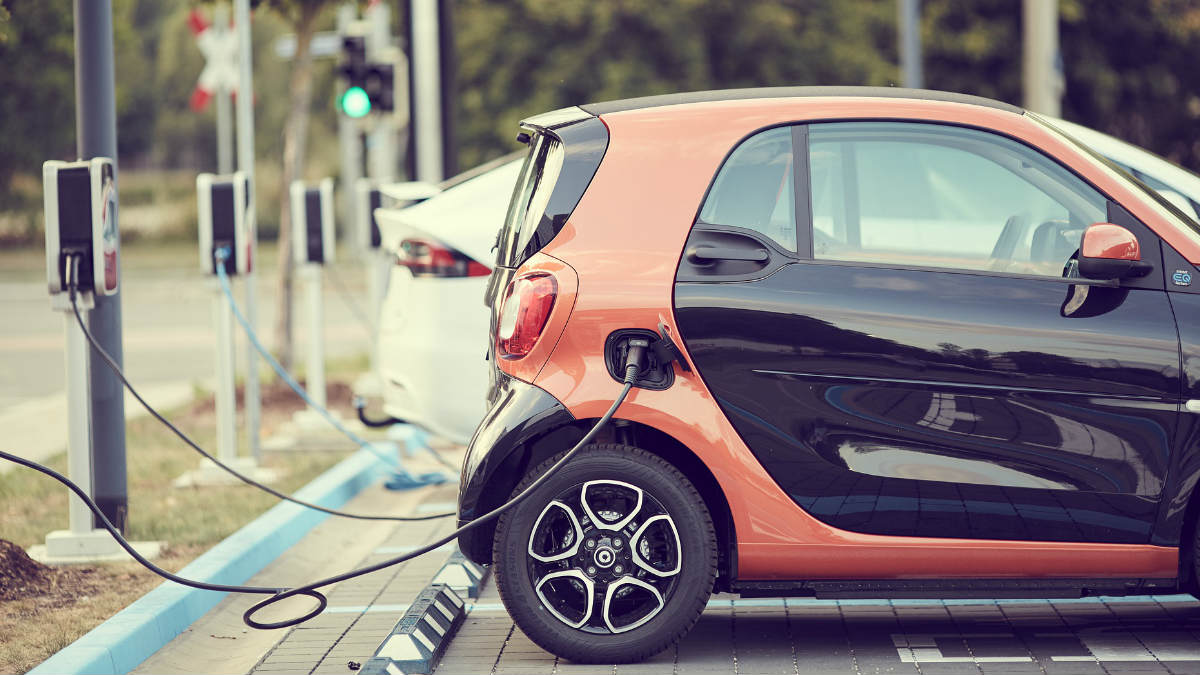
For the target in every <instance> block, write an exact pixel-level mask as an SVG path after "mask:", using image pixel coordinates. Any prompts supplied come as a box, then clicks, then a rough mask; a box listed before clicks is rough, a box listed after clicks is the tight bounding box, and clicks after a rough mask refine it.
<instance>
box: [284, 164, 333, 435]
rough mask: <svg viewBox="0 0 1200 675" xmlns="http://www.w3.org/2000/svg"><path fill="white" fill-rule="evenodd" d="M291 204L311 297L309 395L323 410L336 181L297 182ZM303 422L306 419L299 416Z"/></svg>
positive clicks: (296, 249) (295, 242)
mask: <svg viewBox="0 0 1200 675" xmlns="http://www.w3.org/2000/svg"><path fill="white" fill-rule="evenodd" d="M289 192H290V197H291V200H292V223H291V225H292V255H293V260H295V262H296V265H298V266H299V267H300V274H301V276H302V277H303V278H304V282H305V288H306V294H307V296H308V382H307V386H306V387H305V388H306V389H307V390H308V395H309V397H310V398H312V400H313V401H314V402H315V403H316V404H317V405H318V406H320V407H321V408H326V407H327V405H326V400H325V312H324V305H323V299H322V295H321V282H322V279H321V276H322V269H321V268H322V267H323V266H324V265H326V264H328V263H331V262H333V255H334V240H335V235H334V220H333V206H334V205H333V179H331V178H325V179H322V180H321V182H320V183H318V184H317V185H316V186H309V185H306V184H305V183H304V182H303V181H295V182H293V183H292V184H291V186H290V188H289ZM298 417H300V418H301V419H307V418H306V417H304V416H303V415H301V414H298Z"/></svg>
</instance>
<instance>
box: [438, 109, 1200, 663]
mask: <svg viewBox="0 0 1200 675" xmlns="http://www.w3.org/2000/svg"><path fill="white" fill-rule="evenodd" d="M522 126H523V131H522V134H521V136H520V138H521V140H523V141H525V142H527V143H528V144H529V155H528V158H527V160H526V163H525V167H524V169H523V170H522V173H521V177H520V179H519V181H518V184H517V187H516V191H515V193H514V196H513V200H512V203H511V206H510V209H509V213H508V217H507V220H506V224H505V227H504V230H503V231H502V232H501V236H500V239H499V241H498V259H497V261H496V265H497V266H496V267H495V273H494V275H493V278H492V281H491V285H490V287H489V291H488V303H489V304H490V305H491V307H492V311H493V320H492V348H491V353H490V357H491V358H492V360H493V363H494V366H495V368H494V380H493V384H492V390H491V394H490V405H491V408H490V411H489V413H488V414H487V416H486V418H485V419H484V421H483V422H482V423H481V425H480V426H479V428H478V429H477V430H476V432H475V436H474V439H473V440H472V442H471V446H470V450H469V453H468V456H467V459H466V462H465V465H464V468H463V476H462V483H461V493H460V498H459V518H460V521H462V522H466V521H469V520H472V519H474V518H476V517H478V516H479V515H481V514H483V513H486V512H488V511H490V510H491V509H493V508H495V507H496V506H498V505H500V504H502V503H503V502H504V501H506V500H507V499H508V498H509V497H510V496H511V495H512V494H514V493H515V492H517V491H519V490H521V489H522V488H523V487H524V486H526V485H529V484H530V483H531V482H532V481H533V480H534V479H536V478H537V477H539V476H540V475H541V474H542V473H543V472H544V471H545V470H546V468H547V467H548V466H549V465H550V463H552V462H553V461H554V460H555V459H556V458H557V457H558V456H560V455H561V453H562V451H563V450H564V449H566V448H568V447H570V446H571V445H572V444H573V443H575V442H577V441H578V440H579V439H580V438H582V436H583V435H584V433H585V432H586V431H588V430H589V429H590V428H591V427H592V426H593V425H594V423H595V422H596V420H597V418H599V417H600V416H601V415H602V414H603V413H604V411H605V410H606V409H608V407H609V405H610V403H611V402H612V401H613V399H614V398H615V397H616V396H617V394H618V392H619V391H620V389H621V387H622V384H621V373H620V372H619V370H620V367H621V364H622V363H623V361H624V355H625V352H626V350H628V348H629V344H630V341H631V340H634V339H637V338H643V339H646V340H648V341H651V342H652V343H653V349H652V351H651V357H650V359H649V362H648V363H647V364H646V366H645V368H644V369H643V371H642V372H641V373H640V375H639V380H638V386H637V387H636V388H635V389H633V391H632V393H631V394H630V395H629V397H628V399H627V400H626V402H625V403H624V404H623V405H622V406H621V407H620V408H619V410H618V413H617V414H616V416H615V417H614V419H613V421H612V423H611V424H609V425H608V426H607V427H605V429H604V431H603V433H602V436H601V437H600V438H598V439H597V441H596V443H595V444H594V445H592V446H589V447H587V448H585V450H584V451H583V452H581V453H580V454H579V455H578V457H576V458H575V459H573V460H572V461H571V462H569V463H568V464H567V465H566V466H565V467H563V468H562V470H561V471H558V472H556V473H554V474H553V475H551V476H550V477H549V480H547V481H546V482H545V483H544V484H543V485H541V486H540V487H539V488H537V489H536V490H535V491H534V492H533V493H532V494H531V496H530V497H529V498H528V499H526V500H524V501H523V502H521V503H520V504H519V505H517V506H516V507H515V508H513V509H511V510H510V511H508V512H506V513H505V514H504V515H503V516H502V517H501V518H499V520H498V521H496V522H494V523H489V524H487V525H483V526H480V527H477V528H475V529H472V530H470V531H468V532H466V533H464V534H463V535H462V536H461V537H460V545H461V547H462V549H463V551H464V552H465V553H466V554H467V555H468V556H469V557H471V558H472V559H474V560H476V561H478V562H481V563H491V564H493V565H494V569H495V574H496V579H497V582H498V585H499V588H500V592H501V595H502V597H503V600H504V602H505V605H506V606H507V608H508V610H509V612H510V613H511V614H512V616H513V618H514V620H515V621H516V622H517V624H518V625H519V626H520V627H521V629H522V630H523V631H524V632H525V633H526V634H527V635H528V636H529V637H530V638H531V639H533V640H534V641H535V642H537V643H538V644H540V645H542V646H543V647H545V648H546V649H548V650H549V651H552V652H554V653H556V654H559V655H561V656H563V657H565V658H568V659H571V660H576V661H603V662H610V663H611V662H624V661H633V660H639V659H643V658H645V657H647V656H649V655H652V654H654V653H655V652H657V651H659V650H661V649H663V648H665V647H667V646H668V645H670V644H672V642H673V641H675V640H677V639H679V637H680V636H682V635H683V634H684V633H685V632H686V631H687V630H688V629H689V628H690V627H691V626H692V624H693V623H694V622H695V621H696V619H697V617H698V616H699V614H700V612H701V611H702V610H703V608H704V606H705V603H706V602H707V601H708V598H709V596H710V594H711V593H712V592H714V591H725V592H732V593H740V594H742V595H757V596H814V595H815V596H817V597H962V596H979V597H995V596H997V595H1003V596H1006V597H1020V596H1027V597H1069V596H1076V597H1078V596H1081V595H1095V594H1106V595H1121V594H1143V593H1159V592H1170V591H1175V590H1183V591H1194V590H1196V588H1197V585H1196V571H1195V566H1196V555H1195V548H1196V546H1197V504H1198V501H1197V499H1196V498H1195V497H1194V492H1195V486H1196V483H1197V479H1198V478H1200V426H1198V425H1197V420H1198V419H1200V418H1198V417H1197V415H1198V414H1200V297H1198V295H1197V290H1196V289H1197V287H1200V284H1198V285H1193V283H1192V280H1193V279H1195V278H1196V275H1197V271H1196V269H1195V264H1198V263H1200V232H1198V231H1197V228H1198V226H1197V225H1196V223H1194V222H1192V221H1191V220H1189V219H1187V218H1186V217H1184V216H1182V214H1180V213H1179V212H1178V211H1176V210H1175V209H1174V208H1173V207H1171V206H1170V205H1169V204H1167V203H1165V202H1163V201H1162V200H1161V199H1159V198H1158V197H1157V196H1156V195H1155V194H1154V193H1153V192H1151V191H1150V190H1149V189H1148V188H1146V187H1145V186H1143V185H1142V184H1141V183H1139V182H1138V181H1136V180H1134V179H1132V178H1131V177H1130V176H1129V175H1127V174H1125V173H1124V172H1123V171H1121V170H1120V169H1119V168H1116V167H1115V166H1114V165H1112V164H1110V163H1108V162H1107V161H1105V160H1103V159H1101V158H1100V157H1098V156H1096V155H1094V154H1093V153H1091V152H1090V151H1089V150H1087V149H1086V148H1085V147H1083V146H1082V145H1080V144H1079V143H1077V142H1075V141H1074V140H1073V139H1071V138H1070V137H1068V136H1067V135H1065V134H1063V133H1061V132H1060V131H1058V130H1057V129H1055V128H1054V127H1053V126H1052V125H1051V124H1050V123H1048V122H1046V121H1044V120H1042V119H1040V118H1038V117H1037V116H1036V115H1034V114H1032V113H1029V112H1027V111H1024V110H1021V109H1019V108H1016V107H1013V106H1010V105H1007V104H1003V103H999V102H995V101H991V100H987V99H981V98H975V97H970V96H963V95H957V94H947V93H944V92H931V91H914V90H903V89H892V88H887V89H873V88H786V89H752V90H731V91H718V92H699V93H691V94H680V95H672V96H661V97H650V98H643V99H630V100H624V101H613V102H607V103H597V104H589V105H582V106H579V107H574V108H569V109H565V110H560V111H556V112H553V113H547V114H545V115H540V116H537V117H534V118H531V119H529V120H527V121H526V122H524V123H523V125H522Z"/></svg>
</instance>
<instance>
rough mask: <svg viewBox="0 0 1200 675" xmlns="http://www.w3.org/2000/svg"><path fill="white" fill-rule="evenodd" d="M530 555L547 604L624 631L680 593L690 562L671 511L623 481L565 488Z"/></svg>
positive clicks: (547, 512) (596, 625)
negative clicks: (685, 565)
mask: <svg viewBox="0 0 1200 675" xmlns="http://www.w3.org/2000/svg"><path fill="white" fill-rule="evenodd" d="M528 553H529V575H530V581H531V582H532V583H533V588H534V591H535V592H536V593H537V596H538V599H539V600H541V602H542V605H543V606H544V607H545V608H546V609H547V610H548V611H549V612H550V613H551V614H553V615H554V616H555V617H556V618H557V619H558V620H559V621H562V622H563V623H564V624H566V625H567V626H570V627H571V628H577V629H579V630H583V631H587V632H589V633H605V632H607V633H623V632H625V631H628V630H632V629H634V628H637V627H638V626H641V625H642V624H644V623H646V622H647V621H649V620H651V619H653V618H654V617H655V616H656V615H657V614H658V613H659V612H660V611H662V608H663V607H664V606H665V605H666V602H667V600H668V599H669V598H670V597H671V594H673V593H674V592H675V586H676V583H677V580H678V577H679V570H680V569H681V566H682V551H680V547H679V530H678V529H677V528H676V526H675V521H674V520H672V519H671V516H670V514H668V513H667V510H666V509H665V508H664V507H663V505H662V504H661V503H660V502H659V501H658V500H657V499H655V498H654V497H652V496H648V495H646V493H645V491H644V490H642V489H641V488H639V487H637V486H636V485H630V484H629V483H626V482H623V481H619V480H593V481H587V482H585V483H582V484H581V485H573V486H571V487H570V488H567V489H566V490H563V491H562V492H561V493H559V494H558V496H556V497H555V498H554V500H553V501H551V502H550V503H549V504H547V505H546V507H545V508H544V509H542V512H541V514H540V515H539V516H538V519H537V520H536V521H535V522H534V525H533V529H532V531H531V532H530V535H529V547H528Z"/></svg>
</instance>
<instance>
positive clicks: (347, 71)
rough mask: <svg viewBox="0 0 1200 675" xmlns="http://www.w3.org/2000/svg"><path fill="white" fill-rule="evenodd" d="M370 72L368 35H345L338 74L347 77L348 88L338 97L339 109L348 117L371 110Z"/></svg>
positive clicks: (363, 115)
mask: <svg viewBox="0 0 1200 675" xmlns="http://www.w3.org/2000/svg"><path fill="white" fill-rule="evenodd" d="M368 72H369V68H368V65H367V38H366V36H363V35H343V36H342V63H341V65H339V66H338V74H339V75H341V76H342V77H343V78H345V80H346V90H345V91H344V92H342V95H341V96H339V97H338V109H339V110H341V111H342V112H343V113H344V114H345V115H346V116H348V117H354V118H358V117H365V116H366V115H367V114H368V113H370V112H371V99H370V97H369V96H368V95H367V88H366V85H367V79H368V77H367V76H368Z"/></svg>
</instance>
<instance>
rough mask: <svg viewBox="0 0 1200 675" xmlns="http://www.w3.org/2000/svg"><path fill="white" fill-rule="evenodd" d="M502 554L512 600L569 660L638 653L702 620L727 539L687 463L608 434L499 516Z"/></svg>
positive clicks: (663, 644)
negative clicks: (720, 545)
mask: <svg viewBox="0 0 1200 675" xmlns="http://www.w3.org/2000/svg"><path fill="white" fill-rule="evenodd" d="M560 456H561V455H560ZM557 459H558V457H553V458H551V459H549V460H547V461H545V462H543V463H542V464H541V465H540V466H538V467H537V468H535V469H534V470H533V471H531V472H530V473H529V474H528V475H527V476H526V477H525V479H524V480H523V481H522V482H521V484H520V485H518V486H517V488H516V490H515V492H514V494H515V493H516V492H520V491H521V490H523V489H525V487H526V486H527V485H528V484H530V483H532V482H533V481H534V480H535V479H536V478H537V477H539V476H541V475H542V474H543V473H544V472H545V471H546V470H547V469H549V468H550V466H551V465H552V464H553V463H554V462H555V461H556V460H557ZM492 559H493V560H494V561H495V574H496V581H497V584H498V586H499V590H500V597H501V599H502V600H503V601H504V606H505V607H506V608H508V611H509V614H510V615H512V618H513V620H514V621H515V622H516V624H517V625H518V626H519V627H520V628H521V630H522V631H524V633H525V634H526V635H527V636H529V638H530V639H531V640H533V641H534V642H536V643H537V644H538V645H540V646H541V647H542V648H544V649H546V650H547V651H549V652H552V653H554V654H557V655H558V656H560V657H562V658H565V659H568V660H571V661H576V662H584V663H628V662H633V661H640V660H643V659H645V658H647V657H649V656H652V655H654V654H656V653H658V652H660V651H662V650H663V649H666V648H667V647H669V646H670V645H672V644H674V643H675V642H676V641H678V640H679V639H680V638H681V637H683V635H684V634H686V633H687V631H688V630H690V629H691V627H692V626H693V625H694V624H695V622H696V620H697V619H698V618H699V616H700V613H701V612H702V611H703V610H704V607H705V605H706V604H707V602H708V598H709V596H710V595H711V593H712V587H713V581H714V579H715V578H716V560H717V546H716V536H715V534H714V532H713V524H712V519H711V518H710V516H709V513H708V510H707V508H705V505H704V501H703V499H701V497H700V495H699V493H698V492H697V491H696V489H695V487H694V486H693V485H692V484H691V482H690V481H688V479H687V478H686V477H684V475H683V474H682V473H680V472H679V470H678V469H676V468H675V467H674V466H672V465H671V464H669V463H667V462H666V461H665V460H663V459H662V458H660V457H658V456H657V455H654V454H651V453H648V452H646V451H644V450H641V449H639V448H635V447H632V446H627V445H617V444H605V445H592V446H588V447H587V448H585V449H584V450H583V451H582V452H581V453H580V454H579V455H578V456H577V457H576V458H574V459H572V460H571V461H570V463H568V464H567V465H566V466H564V467H563V468H562V469H561V470H559V471H558V473H556V474H554V475H553V476H551V477H550V479H549V480H548V481H546V482H545V483H544V484H543V485H542V486H541V487H539V488H538V489H537V490H536V491H535V492H534V493H533V494H531V495H530V496H529V497H528V498H527V499H525V501H523V502H521V503H520V504H518V505H517V506H515V507H514V508H513V509H512V510H510V511H508V512H507V513H505V514H504V515H503V516H501V518H500V521H499V522H498V523H497V526H496V538H495V541H494V549H493V557H492Z"/></svg>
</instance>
